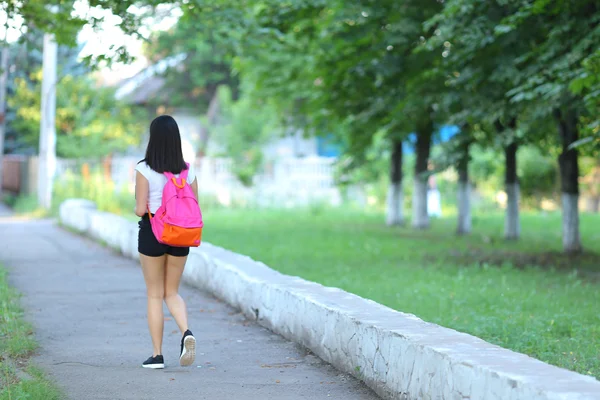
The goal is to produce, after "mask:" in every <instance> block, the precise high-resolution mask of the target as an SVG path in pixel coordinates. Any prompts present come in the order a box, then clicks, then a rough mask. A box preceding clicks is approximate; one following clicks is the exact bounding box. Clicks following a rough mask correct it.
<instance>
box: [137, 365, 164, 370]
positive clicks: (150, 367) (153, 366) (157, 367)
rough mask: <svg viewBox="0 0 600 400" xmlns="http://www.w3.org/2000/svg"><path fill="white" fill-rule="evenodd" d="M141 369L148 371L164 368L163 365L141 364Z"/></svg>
mask: <svg viewBox="0 0 600 400" xmlns="http://www.w3.org/2000/svg"><path fill="white" fill-rule="evenodd" d="M142 367H143V368H149V369H163V368H164V367H165V364H148V365H144V364H142Z"/></svg>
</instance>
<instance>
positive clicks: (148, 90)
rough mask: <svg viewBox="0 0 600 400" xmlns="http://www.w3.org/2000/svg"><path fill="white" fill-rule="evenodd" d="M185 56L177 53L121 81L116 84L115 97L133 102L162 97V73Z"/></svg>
mask: <svg viewBox="0 0 600 400" xmlns="http://www.w3.org/2000/svg"><path fill="white" fill-rule="evenodd" d="M186 57H187V55H186V54H178V55H176V56H173V57H168V58H165V59H162V60H160V61H158V62H157V63H155V64H152V65H150V66H149V67H147V68H145V69H143V70H142V71H140V72H138V73H137V74H136V75H134V76H133V77H131V78H129V79H126V80H124V81H122V82H121V83H120V84H119V85H118V89H117V92H116V93H115V97H116V98H117V99H118V100H124V101H127V102H129V103H133V104H146V103H148V102H149V101H150V100H156V99H158V100H160V99H161V98H164V97H165V96H166V95H167V93H165V91H163V90H162V88H163V87H164V84H165V79H164V78H163V76H162V74H163V73H164V72H165V71H166V70H167V69H168V68H170V67H174V66H176V65H178V64H180V63H181V62H182V61H183V60H185V59H186Z"/></svg>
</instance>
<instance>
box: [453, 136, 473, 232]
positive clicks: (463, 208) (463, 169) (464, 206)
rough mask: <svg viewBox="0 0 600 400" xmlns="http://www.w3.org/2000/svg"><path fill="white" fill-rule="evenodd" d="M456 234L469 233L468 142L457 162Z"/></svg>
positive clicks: (469, 184) (469, 186) (469, 185)
mask: <svg viewBox="0 0 600 400" xmlns="http://www.w3.org/2000/svg"><path fill="white" fill-rule="evenodd" d="M456 233H457V234H458V235H468V234H469V233H471V183H470V182H469V144H468V143H466V144H465V147H464V150H463V154H462V157H461V159H460V161H459V163H458V225H457V228H456Z"/></svg>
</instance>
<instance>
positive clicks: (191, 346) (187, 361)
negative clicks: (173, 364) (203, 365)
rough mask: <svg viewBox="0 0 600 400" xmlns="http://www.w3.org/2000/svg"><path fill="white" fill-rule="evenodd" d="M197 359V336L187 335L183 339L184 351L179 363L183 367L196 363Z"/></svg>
mask: <svg viewBox="0 0 600 400" xmlns="http://www.w3.org/2000/svg"><path fill="white" fill-rule="evenodd" d="M195 359H196V338H195V337H193V336H187V337H186V338H185V339H184V340H183V351H182V352H181V356H180V357H179V364H180V365H181V366H182V367H187V366H189V365H192V364H193V363H194V360H195Z"/></svg>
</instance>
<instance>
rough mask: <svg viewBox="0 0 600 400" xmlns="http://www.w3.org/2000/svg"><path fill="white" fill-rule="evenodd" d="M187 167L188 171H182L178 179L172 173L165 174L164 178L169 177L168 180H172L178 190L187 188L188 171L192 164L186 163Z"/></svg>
mask: <svg viewBox="0 0 600 400" xmlns="http://www.w3.org/2000/svg"><path fill="white" fill-rule="evenodd" d="M185 166H186V167H187V168H186V169H184V170H183V171H181V173H180V174H179V178H176V177H175V175H173V174H172V173H170V172H167V171H165V172H163V174H164V176H166V177H167V180H172V181H173V183H174V184H175V186H177V187H178V188H180V189H181V188H183V187H184V186H185V184H186V183H187V177H188V171H189V169H190V164H189V163H185ZM179 181H181V184H179Z"/></svg>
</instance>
